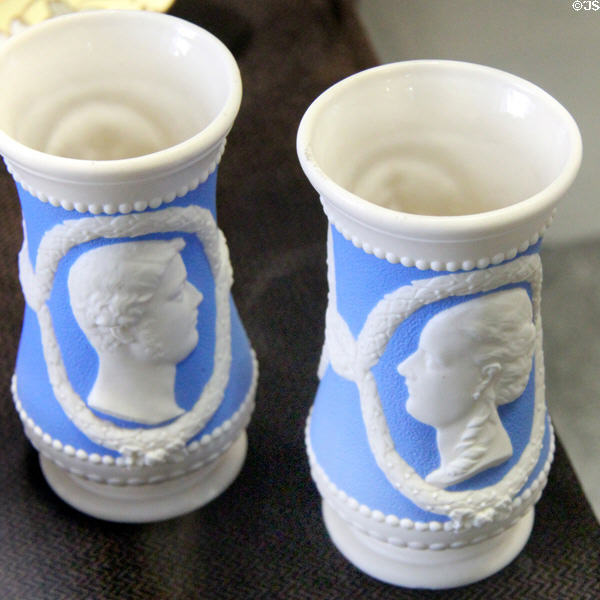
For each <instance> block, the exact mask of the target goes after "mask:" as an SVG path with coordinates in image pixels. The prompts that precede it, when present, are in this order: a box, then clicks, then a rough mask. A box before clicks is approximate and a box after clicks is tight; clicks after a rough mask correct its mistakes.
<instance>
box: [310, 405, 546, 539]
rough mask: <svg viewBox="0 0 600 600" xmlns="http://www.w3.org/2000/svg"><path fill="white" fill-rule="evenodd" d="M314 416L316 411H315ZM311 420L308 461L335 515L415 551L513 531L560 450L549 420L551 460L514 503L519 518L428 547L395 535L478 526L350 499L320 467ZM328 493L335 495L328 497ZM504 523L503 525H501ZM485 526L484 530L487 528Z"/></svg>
mask: <svg viewBox="0 0 600 600" xmlns="http://www.w3.org/2000/svg"><path fill="white" fill-rule="evenodd" d="M311 413H312V409H311ZM310 420H311V415H310V414H309V417H308V419H307V421H306V428H305V444H306V451H307V454H308V460H309V464H310V470H311V476H312V478H313V480H314V481H315V483H316V485H317V489H318V490H319V492H320V493H321V495H322V496H323V498H324V500H325V501H326V502H327V503H328V505H329V506H330V507H331V508H332V510H334V511H335V513H336V514H337V515H338V516H339V517H340V518H341V519H343V520H344V521H345V522H346V523H348V524H349V525H351V526H352V527H354V528H356V529H357V530H358V531H359V532H361V533H363V534H365V535H367V536H369V537H371V538H373V539H376V540H378V541H380V542H384V543H388V544H390V545H393V546H397V547H403V548H409V549H411V550H447V549H458V548H461V547H463V546H468V545H473V544H478V543H480V542H483V541H484V540H486V539H489V538H492V537H494V536H496V535H498V534H500V533H502V532H503V531H506V530H507V529H509V528H510V527H511V526H512V525H514V524H515V523H516V522H517V521H518V520H519V519H520V518H521V516H522V513H521V512H519V511H524V510H526V509H527V508H528V506H529V505H530V504H531V505H533V504H535V503H536V502H537V501H538V500H539V498H540V497H541V495H542V491H543V489H544V487H545V485H546V483H547V481H548V473H549V472H550V467H551V465H552V461H553V459H554V451H555V447H556V442H555V438H554V427H553V426H552V423H551V422H550V421H549V428H550V447H549V450H548V457H547V459H546V462H545V463H544V466H543V468H542V470H541V471H540V473H539V474H538V476H537V477H536V478H535V479H534V481H533V482H532V483H531V485H530V486H529V487H528V488H527V489H526V490H525V491H524V492H523V493H522V494H521V495H519V496H517V497H516V498H514V499H513V500H512V507H511V510H510V512H511V513H514V512H515V511H517V512H518V514H517V516H516V517H514V518H512V519H507V523H506V524H502V527H499V528H493V529H492V530H491V531H490V532H489V533H486V534H482V535H480V536H476V537H474V538H472V539H465V540H455V541H454V542H447V543H446V542H435V543H431V544H426V543H424V542H420V541H416V540H412V541H407V540H404V539H401V538H399V537H397V536H394V535H393V533H392V532H394V531H397V530H403V531H405V532H408V531H415V532H416V533H417V535H418V534H419V533H425V532H431V533H447V534H456V533H457V532H460V531H466V530H469V529H477V526H474V525H472V524H467V525H463V526H461V527H460V528H458V529H457V528H456V526H455V524H454V522H453V521H452V520H448V521H427V522H426V521H413V520H412V519H409V518H400V517H398V516H396V515H394V514H391V513H390V514H388V515H386V514H384V513H383V512H382V511H380V510H377V509H372V508H370V507H369V506H367V505H366V504H362V503H360V502H359V501H358V500H357V499H356V498H354V497H352V496H349V495H348V494H347V493H346V492H344V490H342V489H340V488H338V487H337V486H336V485H335V484H334V483H333V482H332V481H331V480H330V479H329V477H328V476H327V474H326V473H325V471H324V470H323V468H322V467H321V465H319V463H318V461H317V458H316V456H315V454H314V451H313V449H312V445H311V443H310ZM328 494H331V496H330V497H328ZM336 503H339V504H341V505H342V507H343V508H345V509H348V512H351V513H354V514H356V516H357V518H358V519H360V521H362V523H361V522H360V521H356V520H353V519H351V518H350V517H348V516H346V515H344V514H342V513H341V512H340V510H339V509H338V507H337V506H336ZM500 523H502V522H500ZM370 524H372V526H374V527H376V526H379V527H380V528H388V532H389V534H388V535H387V536H386V535H384V534H382V533H379V532H377V531H374V530H373V529H371V528H369V525H370ZM490 525H492V524H487V525H486V526H490ZM486 526H482V527H486Z"/></svg>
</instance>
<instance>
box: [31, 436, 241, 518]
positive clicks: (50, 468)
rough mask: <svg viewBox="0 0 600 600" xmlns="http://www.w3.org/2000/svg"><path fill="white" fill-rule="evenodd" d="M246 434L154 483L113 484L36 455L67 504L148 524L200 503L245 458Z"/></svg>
mask: <svg viewBox="0 0 600 600" xmlns="http://www.w3.org/2000/svg"><path fill="white" fill-rule="evenodd" d="M246 449H247V438H246V432H245V431H242V433H241V435H240V436H239V438H238V439H237V440H236V441H235V442H234V444H233V445H232V446H231V447H230V448H229V450H227V452H225V453H224V454H223V455H222V456H220V457H219V458H218V459H217V460H215V461H214V462H212V463H210V464H209V465H207V466H206V467H204V468H202V469H199V470H198V471H195V472H192V473H190V474H188V475H185V476H183V477H179V478H176V479H170V480H168V481H165V482H162V483H157V484H145V485H138V486H135V485H129V486H115V485H109V484H100V483H94V482H93V481H89V480H86V479H83V478H81V477H77V476H75V475H72V474H69V473H68V472H67V471H65V470H63V469H61V468H60V467H58V466H56V465H55V464H54V463H53V462H52V461H51V460H49V459H48V458H46V457H44V456H43V455H40V464H41V467H42V471H43V473H44V477H45V478H46V480H47V481H48V483H49V484H50V487H51V488H52V489H53V490H54V491H55V492H56V494H57V495H58V496H60V497H61V498H62V499H63V500H64V501H65V502H67V504H70V505H71V506H73V507H75V508H77V509H78V510H80V511H82V512H84V513H86V514H88V515H91V516H93V517H97V518H99V519H105V520H108V521H116V522H121V523H147V522H151V521H160V520H163V519H170V518H171V517H177V516H179V515H183V514H186V513H188V512H191V511H192V510H195V509H197V508H200V507H201V506H204V505H205V504H207V503H208V502H210V501H211V500H213V499H214V498H216V497H217V496H218V495H219V494H221V493H222V492H223V491H224V490H225V489H226V488H227V487H228V486H229V485H230V484H231V483H232V482H233V480H234V479H235V478H236V477H237V475H238V473H239V472H240V470H241V468H242V465H243V464H244V460H245V458H246Z"/></svg>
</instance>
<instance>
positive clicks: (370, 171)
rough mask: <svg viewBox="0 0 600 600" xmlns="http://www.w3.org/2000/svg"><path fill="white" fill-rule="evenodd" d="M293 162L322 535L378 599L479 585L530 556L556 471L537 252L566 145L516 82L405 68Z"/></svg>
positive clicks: (533, 91) (479, 71)
mask: <svg viewBox="0 0 600 600" xmlns="http://www.w3.org/2000/svg"><path fill="white" fill-rule="evenodd" d="M297 148H298V156H299V159H300V163H301V165H302V167H303V169H304V171H305V173H306V175H307V177H308V179H309V180H310V182H311V183H312V185H313V186H314V187H315V188H316V190H317V191H318V193H319V195H320V198H321V202H322V205H323V209H324V211H325V213H326V216H327V218H328V242H327V247H328V252H327V270H328V282H329V300H328V307H327V311H326V317H325V321H326V327H325V344H324V347H323V352H322V358H321V364H320V368H319V377H320V383H319V387H318V390H317V394H316V398H315V401H314V404H313V407H312V410H311V413H310V417H309V419H308V424H307V429H306V443H307V449H308V455H309V460H310V464H311V472H312V476H313V479H314V480H315V482H316V484H317V488H318V490H319V492H320V494H321V496H322V497H323V516H324V520H325V525H326V527H327V530H328V532H329V534H330V536H331V538H332V540H333V542H334V544H335V545H336V546H337V547H338V549H339V550H340V551H341V552H342V554H344V555H345V556H346V557H347V558H348V559H349V560H350V561H351V562H352V563H354V564H355V565H356V566H358V567H359V568H360V569H362V570H363V571H365V572H367V573H368V574H370V575H372V576H374V577H376V578H378V579H381V580H383V581H386V582H389V583H393V584H396V585H401V586H407V587H421V588H449V587H454V586H458V585H464V584H467V583H471V582H473V581H477V580H479V579H482V578H484V577H486V576H488V575H491V574H492V573H495V572H496V571H498V570H499V569H501V568H502V567H504V566H505V565H506V564H508V563H509V562H510V561H511V560H512V559H513V558H514V557H515V556H516V555H517V554H518V553H519V552H520V550H521V549H522V548H523V546H524V545H525V543H526V542H527V539H528V537H529V534H530V531H531V527H532V522H533V514H534V504H535V502H536V501H537V500H538V499H539V497H540V495H541V493H542V489H543V487H544V484H545V482H546V479H547V474H548V470H549V468H550V464H551V461H552V455H553V443H554V442H553V439H554V438H553V433H552V426H551V423H550V420H549V417H548V414H547V410H546V405H545V399H544V364H543V354H542V328H541V319H540V302H541V282H542V274H541V262H540V257H539V249H540V240H541V237H542V235H543V233H544V231H545V230H546V228H547V227H548V226H549V224H550V221H551V219H552V216H553V213H554V210H555V206H556V204H557V203H558V201H559V199H560V198H561V196H562V195H563V194H564V192H565V191H566V190H567V188H568V186H569V185H570V183H571V182H572V181H573V179H574V177H575V175H576V172H577V170H578V167H579V163H580V160H581V139H580V136H579V132H578V129H577V126H576V124H575V122H574V121H573V119H572V117H571V116H570V115H569V114H568V113H567V111H566V110H565V109H564V108H563V107H562V106H560V105H559V104H558V103H557V102H556V101H555V100H554V99H553V98H552V97H551V96H549V95H548V94H547V93H546V92H544V91H543V90H541V89H540V88H538V87H537V86H535V85H533V84H531V83H529V82H527V81H524V80H522V79H520V78H518V77H515V76H512V75H509V74H507V73H504V72H501V71H498V70H496V69H492V68H488V67H484V66H480V65H472V64H467V63H459V62H453V61H429V60H426V61H409V62H405V63H395V64H390V65H384V66H381V67H376V68H374V69H370V70H367V71H364V72H362V73H358V74H356V75H354V76H351V77H349V78H347V79H345V80H343V81H341V82H339V83H338V84H336V85H334V86H333V87H331V88H330V89H329V90H327V91H325V92H324V93H323V94H322V95H321V96H319V97H318V98H317V99H316V100H315V101H314V102H313V104H312V105H311V106H310V107H309V108H308V110H307V111H306V113H305V115H304V117H303V119H302V122H301V124H300V127H299V131H298V140H297Z"/></svg>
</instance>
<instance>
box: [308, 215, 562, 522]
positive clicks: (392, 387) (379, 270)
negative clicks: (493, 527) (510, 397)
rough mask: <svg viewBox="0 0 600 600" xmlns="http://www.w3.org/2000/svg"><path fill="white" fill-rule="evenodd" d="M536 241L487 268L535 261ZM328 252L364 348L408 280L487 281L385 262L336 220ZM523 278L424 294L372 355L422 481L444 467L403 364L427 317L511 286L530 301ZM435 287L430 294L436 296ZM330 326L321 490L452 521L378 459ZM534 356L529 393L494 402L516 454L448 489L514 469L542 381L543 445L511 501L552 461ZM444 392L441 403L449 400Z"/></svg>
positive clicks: (312, 441)
mask: <svg viewBox="0 0 600 600" xmlns="http://www.w3.org/2000/svg"><path fill="white" fill-rule="evenodd" d="M539 246H540V243H539V242H538V243H537V244H535V245H533V246H531V247H530V248H529V249H528V250H527V251H525V252H523V253H520V254H518V255H517V256H516V257H515V258H514V259H512V260H510V261H505V262H504V263H502V264H500V265H491V266H490V267H488V268H489V269H492V270H493V269H496V270H498V269H504V270H505V271H506V272H508V270H511V267H510V263H514V264H515V265H517V264H519V261H522V260H524V261H528V260H529V259H528V258H527V257H532V258H531V260H532V261H533V260H537V259H538V256H537V255H538V252H539ZM328 261H329V263H330V267H329V278H330V281H329V285H330V299H329V302H330V308H331V303H332V302H333V303H334V304H335V306H334V311H335V312H337V314H338V315H339V317H341V319H342V320H343V322H345V324H346V325H347V329H348V330H349V332H350V333H351V336H352V338H353V339H354V340H355V343H356V344H357V345H356V352H358V353H360V352H361V351H364V350H361V343H360V338H361V331H363V329H364V328H365V327H366V324H367V322H368V320H369V318H370V317H371V318H372V317H373V315H374V313H375V312H376V311H377V310H378V309H377V308H376V307H377V306H378V305H379V304H380V303H381V302H382V301H383V299H385V298H386V297H389V295H390V294H393V293H395V292H396V291H397V290H399V289H400V288H404V289H409V288H410V287H411V286H414V285H418V283H416V282H421V283H425V284H426V285H427V287H428V288H429V289H435V288H436V281H442V279H439V278H448V277H452V278H455V279H456V280H457V281H459V282H460V281H461V280H464V281H468V279H467V278H469V277H471V276H473V274H475V275H474V276H475V277H479V278H480V279H481V280H482V281H483V279H484V277H485V275H484V272H485V269H482V270H474V271H472V272H466V271H456V272H453V273H449V272H447V271H433V270H420V269H418V268H416V267H406V266H403V265H402V264H400V263H392V262H389V261H388V260H386V259H385V258H377V257H376V256H374V255H373V254H368V253H367V252H365V251H364V250H363V249H362V248H360V247H357V246H356V245H354V244H353V243H352V241H350V240H348V239H346V238H345V237H344V236H343V235H342V234H341V233H340V232H339V231H338V230H337V229H336V228H335V226H333V225H330V244H329V256H328ZM505 271H498V272H501V273H504V272H505ZM513 272H514V271H513ZM518 277H519V276H518V275H516V276H515V275H513V276H512V277H510V278H506V277H504V275H500V276H499V277H498V283H497V284H493V285H492V287H491V288H490V286H489V285H488V286H487V287H482V288H481V289H479V290H478V289H477V283H475V284H474V285H472V286H471V287H472V288H473V291H472V292H469V293H464V292H460V293H459V292H456V293H449V294H441V298H440V299H439V300H426V301H425V302H423V303H422V305H421V306H420V307H419V308H417V309H416V310H414V311H413V312H412V313H411V314H410V315H409V316H407V317H406V318H404V319H397V321H398V324H397V325H396V326H395V327H393V331H392V332H391V334H390V335H389V340H387V342H386V343H385V344H384V346H383V348H382V351H381V353H380V356H379V357H378V359H377V360H376V361H375V360H373V363H374V364H372V365H371V367H370V369H369V371H370V374H371V375H372V377H373V378H374V381H375V385H376V389H377V391H378V395H379V398H380V401H381V408H382V410H383V413H384V417H385V421H386V423H387V427H388V428H389V433H390V435H391V438H392V441H393V445H394V448H395V451H396V452H397V454H398V455H400V457H401V458H402V459H403V460H404V461H405V462H406V463H407V464H408V465H409V467H410V468H411V469H414V471H415V472H416V474H417V475H418V477H419V478H420V480H421V482H420V483H421V484H423V483H424V481H425V479H426V476H427V474H428V473H431V472H432V471H434V470H435V469H437V468H439V467H440V454H439V451H438V447H437V444H436V441H437V440H436V428H434V427H433V426H431V425H427V424H425V423H423V422H420V421H419V420H417V419H416V418H413V417H412V416H411V415H410V414H409V413H408V412H407V408H406V403H407V399H408V390H407V385H406V381H405V378H404V377H403V376H402V375H401V374H400V373H399V372H398V368H397V367H398V365H399V364H400V363H402V362H403V361H404V360H405V359H406V358H407V357H409V356H410V355H412V354H413V353H415V352H416V350H417V348H418V345H419V339H420V336H421V333H422V331H423V329H424V327H425V325H426V324H427V323H428V322H429V321H430V320H431V319H432V318H433V317H434V316H435V315H437V314H440V313H441V312H442V311H445V310H447V309H449V308H451V307H453V306H457V305H458V304H461V303H464V302H467V301H469V300H472V299H474V298H477V297H479V296H483V295H485V294H491V293H494V292H497V291H501V290H505V289H512V288H522V289H524V290H525V291H526V292H527V294H528V296H529V297H530V299H531V300H532V303H534V299H533V295H534V291H533V290H532V283H531V281H529V280H527V279H525V280H521V281H519V280H515V278H516V279H518ZM536 277H537V275H536ZM461 278H462V279H461ZM482 285H483V284H482ZM434 296H435V295H434V294H433V296H432V297H434ZM534 304H535V303H534ZM538 316H539V315H536V314H535V309H534V317H535V318H536V319H537V318H538ZM339 317H338V318H339ZM390 318H394V317H393V316H392V317H390ZM332 329H333V327H332V326H331V325H330V323H329V322H328V325H327V334H326V338H327V339H326V343H325V350H324V360H323V363H322V371H321V381H320V385H319V388H318V392H317V395H316V398H315V402H314V406H313V408H312V412H311V416H310V419H309V425H308V430H307V443H308V446H309V454H311V457H312V459H313V468H315V467H316V469H317V470H318V472H319V473H320V474H317V475H316V476H315V479H316V480H317V483H318V484H319V489H320V490H321V493H322V494H323V495H324V496H325V497H326V499H328V498H327V497H328V496H331V498H333V496H332V492H331V489H333V490H336V491H337V492H341V493H342V495H343V498H344V501H347V499H350V500H351V502H352V503H353V505H354V506H355V507H356V506H363V507H367V508H368V509H370V511H371V512H370V513H369V514H373V511H375V512H378V514H381V513H382V514H383V515H386V516H389V515H392V516H395V517H398V519H408V520H410V521H412V522H426V523H427V522H432V521H437V522H441V523H447V522H448V521H449V520H450V519H451V517H450V516H449V514H443V512H440V511H431V510H427V508H426V507H423V506H420V505H419V504H417V503H415V502H414V501H413V500H412V499H411V498H409V497H407V495H405V494H404V493H403V492H402V491H399V490H398V489H397V488H396V487H395V486H394V485H393V484H392V482H391V480H390V478H389V477H387V476H386V473H384V471H383V470H382V468H381V466H380V465H379V464H378V462H377V460H376V457H375V456H374V449H373V444H371V443H370V440H369V436H368V431H367V423H366V422H365V408H364V407H363V404H364V402H365V399H364V398H361V383H360V381H358V379H360V377H359V378H358V379H357V380H354V378H355V374H354V371H353V372H352V373H351V374H349V373H348V371H347V370H346V371H345V372H344V369H343V368H338V369H337V370H336V359H335V358H336V357H335V356H331V354H332V353H335V352H336V349H335V348H333V349H332V346H333V344H331V343H329V341H328V340H329V338H334V337H335V335H334V333H333V332H332V331H331V330H332ZM378 335H379V333H378ZM381 335H383V334H381ZM343 345H344V343H343V342H342V346H343ZM345 345H348V343H346V344H345ZM350 345H352V343H350ZM363 349H364V345H363ZM354 360H355V359H354ZM536 361H537V362H542V359H541V353H537V354H536V355H535V357H534V359H533V361H532V368H531V373H530V376H529V381H528V383H527V385H526V387H525V389H524V391H523V393H522V394H521V395H520V396H519V397H518V398H517V399H515V400H514V401H512V402H509V403H507V404H504V405H502V406H499V407H498V415H499V417H500V421H501V424H502V426H503V428H504V429H505V430H506V432H507V433H508V436H509V438H510V442H511V444H512V456H511V457H510V458H508V459H507V460H505V461H504V462H502V463H501V464H498V465H496V466H492V467H490V468H487V469H484V470H483V471H481V472H479V473H477V474H475V475H474V476H472V477H468V478H467V479H466V480H463V481H461V482H460V483H456V484H454V485H448V486H445V488H444V492H449V493H452V492H464V491H470V490H482V489H484V488H489V487H490V486H492V487H493V486H496V485H497V484H499V483H500V482H502V480H503V478H505V477H507V476H510V472H511V469H513V467H514V466H515V465H516V464H517V462H518V461H519V459H520V458H521V456H522V455H523V452H524V451H525V450H526V448H527V447H528V445H529V444H531V443H532V438H533V437H535V435H534V432H533V422H534V414H535V410H536V388H537V390H538V392H537V393H538V399H537V406H538V408H537V410H538V411H539V410H542V411H543V417H542V421H541V422H542V428H543V432H542V431H537V436H538V438H540V439H539V440H538V441H539V442H540V444H541V447H540V449H539V456H538V457H537V459H536V460H535V464H531V465H530V467H529V471H528V473H527V477H526V482H525V483H524V485H523V486H522V487H521V489H520V490H519V491H517V493H516V494H514V495H513V497H512V498H511V501H513V502H514V500H515V498H518V497H519V496H522V494H523V493H525V492H526V490H528V489H529V488H530V487H531V484H532V483H533V482H534V481H536V479H538V478H539V477H540V474H541V473H542V471H543V470H544V468H545V467H547V466H548V465H549V461H550V460H551V452H552V444H553V441H552V440H553V437H552V429H551V425H550V421H549V418H548V416H547V414H546V409H545V405H544V404H543V402H544V400H543V381H536V378H538V379H539V378H543V365H542V364H537V365H536ZM439 400H440V402H444V400H445V399H444V398H440V399H439ZM540 405H541V409H540ZM313 473H314V471H313ZM331 484H332V485H331ZM417 487H418V486H417ZM334 496H335V494H334ZM449 497H451V496H449ZM331 498H330V499H331ZM338 506H339V505H338ZM447 512H449V511H447Z"/></svg>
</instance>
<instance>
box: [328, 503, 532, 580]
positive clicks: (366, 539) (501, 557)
mask: <svg viewBox="0 0 600 600" xmlns="http://www.w3.org/2000/svg"><path fill="white" fill-rule="evenodd" d="M323 518H324V521H325V526H326V527H327V531H328V532H329V535H330V537H331V539H332V540H333V543H334V544H335V545H336V546H337V548H338V550H339V551H340V552H341V553H342V554H343V555H344V556H345V557H346V558H347V559H348V560H349V561H350V562H351V563H352V564H354V566H356V567H357V568H359V569H360V570H361V571H364V572H365V573H367V574H368V575H370V576H372V577H374V578H376V579H379V580H381V581H384V582H386V583H391V584H393V585H397V586H402V587H408V588H425V589H445V588H452V587H457V586H461V585H468V584H470V583H474V582H475V581H479V580H481V579H484V578H486V577H489V576H490V575H493V574H494V573H496V572H497V571H499V570H500V569H502V568H503V567H505V566H506V565H508V564H509V563H510V562H511V561H512V560H513V559H514V558H515V557H516V556H517V555H518V554H519V552H520V551H521V550H522V549H523V546H524V545H525V544H526V543H527V540H528V539H529V535H530V533H531V529H532V527H533V518H534V510H533V509H531V510H529V511H528V512H527V513H526V514H525V515H523V517H522V518H521V519H519V521H517V522H516V523H515V524H514V525H512V526H511V527H510V528H509V529H507V530H505V531H503V532H502V533H500V534H498V535H496V536H494V537H491V538H488V539H486V540H484V541H482V542H479V543H475V544H471V545H468V546H464V547H462V548H456V549H445V550H413V549H410V548H401V547H398V546H394V545H392V544H389V543H386V542H383V541H379V540H377V539H375V538H373V537H371V536H369V535H367V534H365V533H362V532H361V531H359V530H358V529H356V528H355V527H353V526H352V525H350V524H349V523H348V522H346V521H344V520H343V519H342V518H341V517H340V516H339V515H338V514H337V513H336V512H335V511H334V510H333V509H332V508H331V507H330V506H329V505H328V504H327V502H325V501H323Z"/></svg>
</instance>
